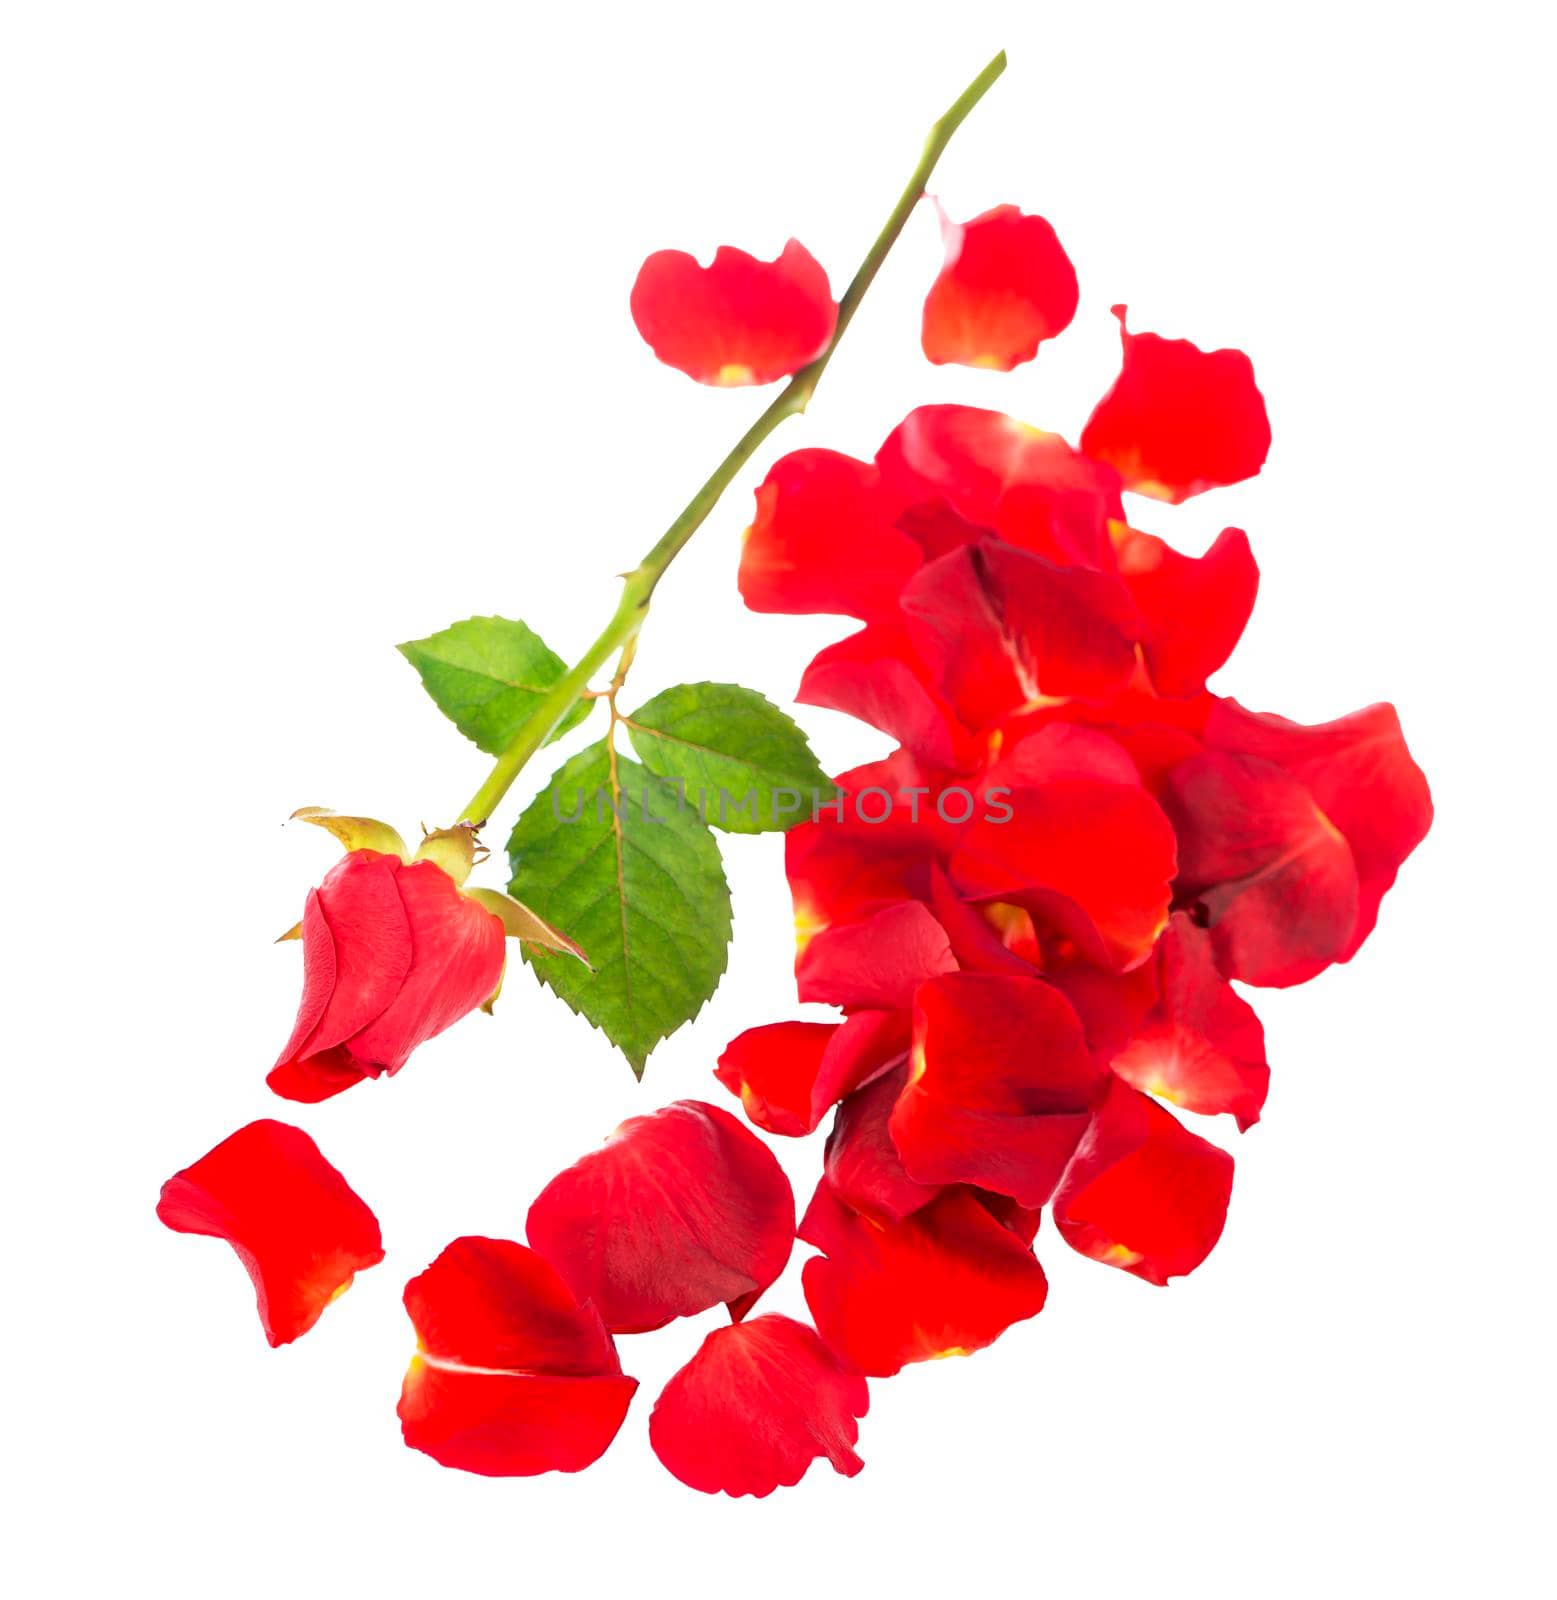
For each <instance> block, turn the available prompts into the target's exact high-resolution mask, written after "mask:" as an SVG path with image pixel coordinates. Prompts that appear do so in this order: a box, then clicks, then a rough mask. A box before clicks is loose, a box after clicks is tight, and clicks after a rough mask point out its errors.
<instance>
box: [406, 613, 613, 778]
mask: <svg viewBox="0 0 1557 1600" xmlns="http://www.w3.org/2000/svg"><path fill="white" fill-rule="evenodd" d="M396 648H397V649H398V650H399V651H400V654H401V655H403V656H404V657H405V658H406V660H407V661H409V662H410V663H411V665H412V666H413V667H415V668H416V670H417V672H418V673H419V674H420V675H421V679H422V683H423V684H424V685H425V686H426V689H427V692H428V694H430V695H431V696H432V697H433V700H434V701H435V702H436V704H437V706H438V709H439V710H440V711H441V712H442V713H443V714H444V716H446V717H447V718H448V719H449V720H450V721H451V722H452V723H453V724H454V726H455V727H456V728H458V729H459V730H460V732H461V733H463V734H464V735H465V737H466V738H467V739H474V740H475V742H476V744H477V745H478V746H479V747H480V748H481V749H483V750H485V751H486V753H487V754H488V755H489V756H495V755H497V754H498V753H499V752H500V751H501V750H502V749H503V747H504V746H505V745H506V744H507V743H508V741H509V740H510V739H511V738H512V737H513V736H514V734H515V733H516V732H517V731H518V730H519V727H520V725H521V724H522V723H523V722H524V721H525V719H526V718H527V717H528V716H529V715H530V713H531V712H532V711H534V710H535V707H536V705H537V703H538V702H539V700H540V698H541V696H542V695H543V694H545V692H546V691H547V690H548V689H549V688H551V686H552V685H553V684H554V683H555V682H556V681H557V679H558V678H560V677H561V676H562V674H563V673H564V672H565V671H566V670H567V668H566V665H565V664H564V662H563V660H562V658H561V657H560V656H559V655H557V654H555V653H554V652H553V651H551V650H549V649H547V647H546V645H545V643H544V641H543V640H542V639H541V637H540V635H539V634H537V633H535V632H533V631H532V630H531V629H530V628H528V627H526V626H525V624H524V623H522V622H510V621H509V619H508V618H507V617H467V618H466V619H465V621H463V622H456V623H454V624H453V625H452V626H451V627H448V628H445V629H444V630H443V631H442V632H441V633H435V634H432V635H430V636H429V637H428V638H426V639H413V640H411V641H410V642H409V643H408V644H402V645H398V646H397V647H396ZM590 709H591V702H589V701H588V700H581V701H580V702H579V703H578V704H577V705H576V706H574V708H573V709H572V710H571V711H570V712H569V713H568V714H567V716H565V717H564V718H563V719H562V723H561V725H560V726H559V727H558V729H557V731H556V732H555V733H554V734H553V735H552V738H554V739H560V738H561V737H562V735H563V734H564V733H566V732H567V731H568V730H569V729H570V728H576V727H577V726H578V725H579V723H581V722H582V721H583V720H584V718H585V717H587V716H588V715H589V713H590Z"/></svg>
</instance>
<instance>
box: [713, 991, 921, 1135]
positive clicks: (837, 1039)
mask: <svg viewBox="0 0 1557 1600" xmlns="http://www.w3.org/2000/svg"><path fill="white" fill-rule="evenodd" d="M907 1049H908V1025H907V1020H906V1018H904V1017H903V1015H902V1014H901V1013H900V1012H891V1011H860V1012H857V1013H856V1014H855V1015H854V1016H852V1017H850V1018H848V1020H847V1021H845V1022H842V1023H836V1022H770V1023H767V1024H765V1025H764V1026H762V1027H759V1028H748V1029H747V1030H746V1031H745V1032H744V1033H742V1034H738V1035H737V1036H736V1037H735V1038H734V1039H732V1040H731V1041H730V1042H729V1044H727V1045H726V1046H725V1050H724V1054H723V1055H722V1056H720V1057H719V1065H718V1067H717V1068H716V1069H715V1072H714V1076H715V1077H717V1078H718V1079H719V1081H720V1082H721V1083H722V1084H723V1085H724V1086H725V1088H727V1089H728V1090H729V1091H730V1092H731V1094H734V1095H737V1096H739V1098H740V1101H741V1105H742V1106H743V1107H744V1109H745V1111H746V1115H747V1116H748V1117H749V1118H750V1119H751V1121H752V1122H754V1123H755V1124H756V1125H757V1126H758V1127H759V1128H762V1129H763V1130H765V1131H766V1132H768V1133H777V1134H788V1135H790V1136H791V1137H796V1136H799V1135H802V1134H807V1133H810V1132H812V1131H813V1130H814V1129H815V1128H816V1126H817V1124H818V1123H819V1122H821V1120H822V1118H823V1117H824V1116H825V1115H826V1114H827V1108H828V1107H829V1106H831V1105H834V1104H836V1103H837V1102H838V1101H839V1100H841V1099H843V1097H844V1096H845V1095H847V1094H850V1093H851V1092H852V1091H853V1090H855V1089H857V1088H858V1087H859V1086H860V1085H861V1084H862V1083H865V1082H867V1081H868V1080H869V1079H871V1078H873V1077H875V1076H876V1075H877V1074H878V1073H880V1072H882V1071H884V1070H885V1069H886V1068H887V1067H888V1066H890V1065H891V1063H892V1062H893V1060H895V1059H898V1058H901V1057H902V1056H903V1055H904V1053H905V1052H906V1051H907Z"/></svg>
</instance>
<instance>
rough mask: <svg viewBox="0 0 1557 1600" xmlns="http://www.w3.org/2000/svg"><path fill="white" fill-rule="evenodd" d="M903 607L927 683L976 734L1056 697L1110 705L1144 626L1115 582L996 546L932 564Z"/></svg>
mask: <svg viewBox="0 0 1557 1600" xmlns="http://www.w3.org/2000/svg"><path fill="white" fill-rule="evenodd" d="M902 606H903V611H904V613H905V614H906V615H907V617H908V618H909V622H910V631H911V637H912V639H913V642H914V645H915V647H916V649H917V653H918V655H919V658H920V660H922V661H923V662H924V664H925V666H926V667H927V668H928V670H929V672H930V673H931V675H932V677H931V681H932V682H933V683H934V684H936V685H938V686H939V689H940V691H941V693H943V694H944V695H945V696H946V699H947V700H948V701H949V702H950V704H951V705H952V707H953V708H954V710H955V711H956V714H957V716H958V718H959V720H960V721H961V722H963V723H964V724H966V725H967V726H968V727H970V728H982V727H987V726H988V725H989V724H990V723H993V722H996V721H998V720H1000V719H1001V718H1004V717H1009V716H1013V715H1016V714H1018V713H1020V712H1022V711H1027V710H1032V709H1034V708H1036V707H1038V706H1041V705H1043V704H1044V703H1045V702H1046V701H1047V700H1049V699H1051V698H1055V697H1059V698H1064V697H1067V696H1070V695H1086V696H1092V697H1095V698H1103V697H1106V696H1108V695H1110V694H1113V693H1115V692H1116V691H1117V690H1119V689H1122V688H1123V687H1124V685H1125V684H1126V683H1127V682H1129V679H1130V676H1131V674H1132V673H1133V672H1134V670H1135V642H1134V641H1135V638H1136V636H1137V634H1138V633H1139V631H1140V623H1139V619H1138V618H1137V617H1136V614H1135V607H1134V604H1133V602H1132V601H1131V599H1130V595H1129V592H1128V591H1127V590H1126V589H1125V587H1124V585H1123V584H1122V583H1121V582H1120V581H1119V580H1118V579H1117V578H1115V577H1113V576H1111V575H1110V574H1107V573H1102V572H1091V571H1088V570H1086V569H1085V568H1081V567H1062V566H1058V565H1056V564H1055V563H1054V562H1051V561H1047V560H1045V559H1044V558H1043V557H1042V556H1036V555H1032V554H1030V553H1029V552H1027V551H1025V550H1018V549H1016V548H1014V547H1013V546H1011V545H1006V544H1000V543H998V542H996V541H994V540H986V541H984V542H983V543H980V544H977V545H963V546H962V547H961V548H960V549H957V550H954V551H952V552H951V553H950V554H949V555H945V556H942V557H940V558H939V559H938V560H936V561H933V562H931V563H930V565H929V566H927V567H925V568H924V569H923V571H921V572H920V573H918V574H917V575H916V576H915V577H914V578H913V580H912V581H911V582H910V583H909V585H908V586H907V588H906V589H904V591H903V597H902ZM889 731H891V730H889Z"/></svg>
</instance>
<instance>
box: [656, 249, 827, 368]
mask: <svg viewBox="0 0 1557 1600" xmlns="http://www.w3.org/2000/svg"><path fill="white" fill-rule="evenodd" d="M632 314H633V321H634V323H636V324H637V328H638V332H639V333H641V334H642V335H643V337H644V341H645V342H646V343H647V344H648V346H649V348H650V349H651V350H653V352H654V353H655V355H657V356H658V357H659V358H660V360H661V361H663V362H664V363H665V364H666V365H667V366H671V367H675V368H676V369H677V370H678V371H681V372H684V373H686V375H687V376H688V377H689V378H696V379H697V381H698V382H699V383H711V384H716V385H718V386H720V387H722V388H728V387H731V386H738V385H743V384H752V383H773V382H774V381H776V380H777V379H779V378H787V377H788V376H789V375H790V374H791V373H793V372H798V371H799V370H800V368H801V367H803V366H805V365H806V363H807V362H809V361H813V360H815V359H816V357H817V356H819V355H821V353H822V352H823V351H824V350H825V349H826V348H827V344H828V341H829V340H830V339H831V338H832V336H833V328H834V327H835V326H836V325H837V322H838V306H837V303H836V302H835V301H834V300H833V295H832V290H831V289H830V288H829V286H828V283H827V274H826V273H825V272H824V271H823V270H822V268H821V266H820V265H819V264H818V263H817V261H816V258H815V257H814V256H813V255H812V254H811V252H810V251H809V250H807V249H806V247H805V246H804V245H803V244H801V243H799V242H798V240H795V239H791V240H790V241H789V243H788V244H786V245H785V246H784V249H783V252H782V253H781V254H780V255H779V256H778V258H777V259H776V260H774V261H758V260H757V259H756V258H755V257H754V256H749V255H747V253H746V252H745V251H744V250H736V249H734V248H732V247H731V246H730V245H721V246H720V247H719V249H718V250H717V251H716V252H715V254H714V259H713V261H712V262H711V263H710V264H709V265H708V266H706V267H703V266H699V265H698V263H697V261H696V259H695V258H694V257H692V256H689V255H688V254H687V253H686V252H685V251H683V250H659V251H656V252H655V253H654V254H653V255H652V256H650V257H649V258H648V260H647V261H645V262H644V264H643V265H642V266H641V267H640V268H639V269H638V277H637V281H636V282H635V283H634V284H633V292H632Z"/></svg>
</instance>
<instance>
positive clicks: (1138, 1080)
mask: <svg viewBox="0 0 1557 1600" xmlns="http://www.w3.org/2000/svg"><path fill="white" fill-rule="evenodd" d="M1155 965H1156V968H1157V986H1158V999H1157V1003H1156V1005H1155V1006H1154V1007H1153V1009H1152V1011H1151V1012H1150V1013H1149V1015H1148V1016H1147V1017H1146V1018H1145V1020H1144V1021H1143V1022H1142V1024H1141V1026H1140V1028H1139V1029H1138V1031H1137V1032H1136V1033H1135V1036H1134V1038H1132V1039H1131V1040H1130V1042H1129V1043H1128V1044H1127V1045H1125V1047H1124V1048H1123V1049H1122V1050H1120V1051H1119V1053H1118V1054H1117V1055H1115V1056H1114V1058H1113V1068H1114V1071H1115V1072H1116V1073H1118V1075H1119V1076H1120V1077H1121V1078H1123V1079H1124V1081H1125V1082H1126V1083H1128V1084H1131V1085H1133V1086H1134V1087H1135V1088H1137V1089H1140V1090H1141V1091H1142V1092H1143V1093H1146V1094H1153V1095H1156V1096H1157V1097H1158V1099H1161V1100H1167V1101H1169V1102H1171V1103H1172V1104H1173V1105H1176V1106H1182V1107H1183V1108H1184V1110H1186V1111H1199V1112H1202V1113H1203V1114H1205V1115H1207V1116H1215V1115H1216V1114H1217V1113H1218V1112H1221V1111H1228V1112H1231V1113H1232V1115H1233V1116H1234V1117H1236V1118H1237V1119H1238V1126H1239V1127H1240V1128H1248V1127H1251V1126H1253V1124H1254V1123H1256V1122H1258V1121H1259V1120H1260V1107H1261V1106H1263V1105H1264V1104H1265V1095H1266V1091H1267V1090H1268V1089H1269V1088H1270V1068H1269V1067H1268V1066H1267V1065H1266V1063H1265V1030H1264V1029H1263V1028H1262V1027H1261V1026H1260V1019H1259V1018H1258V1017H1257V1016H1255V1014H1254V1007H1253V1006H1251V1005H1250V1004H1249V1002H1248V1001H1247V1000H1244V999H1243V998H1242V997H1241V996H1240V995H1239V994H1238V992H1237V991H1236V990H1235V989H1234V988H1233V986H1232V985H1231V984H1230V983H1229V982H1228V981H1227V979H1226V978H1224V977H1223V976H1222V974H1221V973H1220V972H1219V971H1218V970H1217V966H1216V955H1215V951H1214V948H1213V941H1212V938H1211V935H1210V934H1209V933H1207V932H1206V931H1205V930H1204V929H1203V928H1197V927H1196V926H1195V924H1194V923H1193V921H1191V919H1190V918H1189V917H1188V916H1187V915H1186V914H1185V913H1184V912H1182V911H1176V912H1174V914H1173V916H1172V917H1170V918H1169V920H1168V929H1167V932H1166V933H1164V934H1163V936H1162V939H1161V941H1160V942H1159V944H1158V946H1157V956H1156V961H1155Z"/></svg>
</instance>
